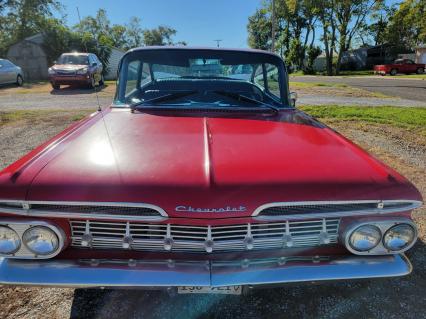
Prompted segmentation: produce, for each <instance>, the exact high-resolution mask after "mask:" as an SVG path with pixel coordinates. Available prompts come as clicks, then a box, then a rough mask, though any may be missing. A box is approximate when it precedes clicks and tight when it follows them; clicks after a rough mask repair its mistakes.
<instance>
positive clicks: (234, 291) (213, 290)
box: [178, 286, 242, 295]
mask: <svg viewBox="0 0 426 319" xmlns="http://www.w3.org/2000/svg"><path fill="white" fill-rule="evenodd" d="M241 291H242V287H241V286H224V287H200V286H186V287H178V294H223V295H241Z"/></svg>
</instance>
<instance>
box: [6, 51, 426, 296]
mask: <svg viewBox="0 0 426 319" xmlns="http://www.w3.org/2000/svg"><path fill="white" fill-rule="evenodd" d="M211 65H215V67H214V68H212V67H211ZM239 66H241V67H239ZM245 66H250V70H251V72H252V73H251V76H250V77H249V78H248V79H247V78H246V79H239V78H238V77H236V78H235V77H233V74H232V72H233V71H232V70H236V72H238V73H237V74H240V71H238V70H241V69H246V70H248V69H249V68H248V67H245ZM219 69H220V70H221V73H218V70H219ZM157 73H159V74H160V77H157V75H158V74H157ZM166 74H170V76H168V77H167V76H165V75H166ZM290 96H291V99H295V98H296V97H295V95H293V94H290V93H289V92H288V76H287V74H286V68H285V65H284V62H283V60H282V59H281V58H280V57H279V56H277V55H275V54H272V53H270V52H265V51H258V50H229V49H195V48H186V47H182V48H176V47H172V48H167V47H165V48H158V47H155V48H149V47H146V48H140V49H133V50H131V51H129V52H127V53H126V54H125V55H124V57H123V58H122V60H121V63H120V67H119V82H118V87H117V91H116V96H115V99H114V102H113V104H112V106H111V107H110V108H108V109H106V110H103V111H102V110H101V111H99V112H98V113H95V114H92V115H91V116H89V117H87V118H86V119H84V120H82V121H80V122H78V123H77V124H74V125H73V126H71V127H70V128H68V129H67V130H65V131H64V132H62V133H60V134H59V135H58V136H56V137H54V138H53V139H51V140H50V141H48V142H46V143H45V144H43V145H41V146H39V147H38V148H36V149H35V150H33V151H32V152H30V153H29V154H27V155H26V156H24V157H23V158H22V159H20V160H18V161H17V162H16V163H14V164H12V165H11V166H9V167H8V168H6V169H5V170H3V171H2V172H1V173H0V194H1V201H0V212H1V213H0V225H1V226H0V252H1V255H2V256H3V257H4V259H3V260H1V259H0V284H1V285H36V286H62V287H64V286H65V287H140V288H147V289H167V290H169V291H174V290H176V291H177V292H178V293H199V292H202V293H227V294H240V293H241V292H242V291H245V289H247V288H249V287H250V288H257V287H264V286H269V285H274V286H275V285H283V284H286V283H295V282H312V281H314V282H318V281H328V280H350V279H361V278H368V279H371V278H377V277H394V276H403V275H407V274H409V273H410V272H411V269H412V267H411V264H410V261H409V260H408V259H407V257H406V256H405V255H404V252H405V251H406V250H407V249H409V248H410V247H412V246H413V245H414V243H415V242H416V239H417V227H416V225H415V223H414V222H413V220H412V218H411V211H412V210H413V209H415V208H417V207H419V206H420V205H421V204H422V202H421V201H422V198H421V195H420V193H419V191H418V190H417V189H416V188H415V187H414V186H413V185H412V184H411V183H410V182H409V181H408V180H407V179H405V178H404V177H402V176H401V175H400V174H398V173H397V172H396V171H394V170H393V169H391V168H389V167H388V166H386V165H385V164H383V163H382V162H380V161H379V160H377V159H375V158H374V157H372V156H370V155H369V154H368V153H366V152H365V151H364V150H362V149H361V148H359V147H358V146H357V145H355V144H353V143H352V142H350V141H349V140H347V139H346V138H344V137H343V136H341V135H340V134H339V133H337V132H335V131H334V130H333V129H331V128H329V127H327V126H326V125H324V124H322V123H320V122H318V121H317V120H316V119H314V118H312V117H310V116H309V115H308V114H306V113H304V112H302V111H300V110H298V109H297V108H294V107H292V105H291V104H292V102H291V101H290Z"/></svg>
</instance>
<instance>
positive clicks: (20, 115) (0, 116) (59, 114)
mask: <svg viewBox="0 0 426 319" xmlns="http://www.w3.org/2000/svg"><path fill="white" fill-rule="evenodd" d="M91 113H93V110H86V109H81V110H79V109H70V110H17V111H4V112H0V126H2V125H5V124H15V123H17V122H21V121H24V122H26V123H31V122H38V121H49V120H54V121H61V119H64V118H66V119H70V120H71V121H79V120H81V119H82V118H84V117H85V116H87V115H89V114H91Z"/></svg>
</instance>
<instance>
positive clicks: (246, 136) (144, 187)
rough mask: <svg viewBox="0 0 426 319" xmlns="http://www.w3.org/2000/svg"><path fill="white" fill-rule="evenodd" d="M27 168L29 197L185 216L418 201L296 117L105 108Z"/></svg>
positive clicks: (333, 136) (401, 184)
mask: <svg viewBox="0 0 426 319" xmlns="http://www.w3.org/2000/svg"><path fill="white" fill-rule="evenodd" d="M30 166H32V167H33V170H32V171H35V169H34V168H35V167H36V168H37V173H34V176H30V177H29V176H27V177H25V174H23V175H22V176H20V177H19V179H24V180H25V179H26V180H28V181H31V186H30V187H29V189H28V190H27V199H28V200H43V201H85V202H87V201H100V202H106V201H112V202H142V203H148V204H153V205H157V206H160V207H162V208H163V209H165V210H166V211H167V212H168V214H169V215H170V216H182V217H188V216H191V217H194V213H193V212H192V213H191V212H183V211H182V209H181V207H182V206H185V207H193V208H201V209H211V208H215V209H220V208H226V207H230V208H238V209H236V211H234V212H224V213H222V215H221V216H223V217H227V216H234V217H235V216H247V215H250V214H251V212H252V211H253V210H254V209H255V208H257V207H259V206H260V205H263V204H265V203H270V202H285V201H304V200H355V199H397V198H399V199H401V197H402V198H404V199H417V196H418V193H416V191H415V189H414V188H413V186H412V185H411V184H410V183H409V182H408V181H407V180H405V179H404V178H403V177H401V176H400V175H398V174H397V173H396V172H394V171H393V170H391V169H389V168H388V167H386V166H384V165H383V164H381V163H380V162H378V161H377V160H376V159H374V158H372V157H371V156H369V155H368V154H367V153H365V152H364V151H362V150H361V149H359V148H358V147H357V146H355V145H353V144H352V143H350V142H349V141H348V140H346V139H345V138H343V137H342V136H340V135H339V134H337V133H335V132H333V131H332V130H331V129H329V128H327V127H325V126H323V125H321V124H319V123H318V122H316V121H314V120H312V119H310V118H309V117H307V116H306V115H305V114H304V113H302V112H298V111H288V112H282V114H281V115H279V116H251V117H246V118H242V117H211V116H208V117H207V116H194V115H189V116H175V115H172V114H170V115H162V114H158V113H157V114H155V113H152V114H148V113H131V112H130V111H129V110H112V111H106V112H104V114H103V116H101V115H98V116H95V117H94V118H92V119H91V120H89V121H88V122H87V123H85V124H84V125H83V126H82V127H80V128H79V129H77V130H74V131H73V132H71V133H69V134H68V135H67V136H66V137H65V138H63V140H62V141H61V142H58V143H57V144H55V146H54V147H51V149H50V150H49V151H47V152H45V153H44V154H42V155H40V156H39V157H38V158H37V159H35V160H34V161H33V163H32V164H31V165H30ZM29 171H31V170H29ZM198 217H205V218H210V217H217V214H216V216H215V214H214V213H204V214H200V216H198Z"/></svg>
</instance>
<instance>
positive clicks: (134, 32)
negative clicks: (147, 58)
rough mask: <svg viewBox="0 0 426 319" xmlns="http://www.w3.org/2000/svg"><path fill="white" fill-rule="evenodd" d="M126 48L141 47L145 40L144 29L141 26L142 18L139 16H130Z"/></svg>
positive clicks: (126, 34)
mask: <svg viewBox="0 0 426 319" xmlns="http://www.w3.org/2000/svg"><path fill="white" fill-rule="evenodd" d="M125 36H126V50H128V49H131V48H136V47H140V46H142V45H143V41H144V31H143V29H142V27H141V19H139V18H137V17H132V18H130V22H129V24H127V25H126V32H125Z"/></svg>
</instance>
